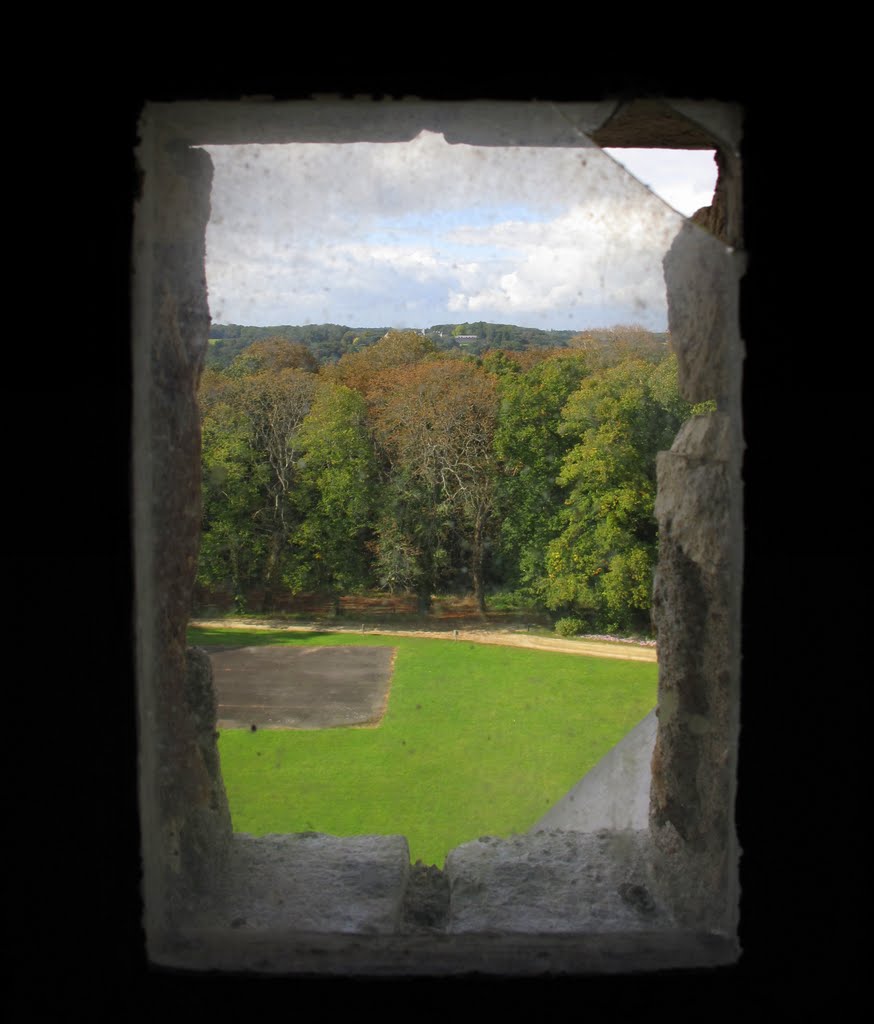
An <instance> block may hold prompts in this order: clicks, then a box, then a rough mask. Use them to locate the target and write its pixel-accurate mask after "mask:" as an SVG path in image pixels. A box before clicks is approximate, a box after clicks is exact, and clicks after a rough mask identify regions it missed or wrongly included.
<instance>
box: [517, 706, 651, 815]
mask: <svg viewBox="0 0 874 1024" xmlns="http://www.w3.org/2000/svg"><path fill="white" fill-rule="evenodd" d="M657 728H658V719H657V718H656V712H655V708H653V710H652V711H650V713H649V714H648V715H647V716H646V718H644V719H643V721H641V722H640V723H639V724H638V725H636V726H635V727H634V728H633V729H632V730H631V732H630V733H628V734H627V735H626V736H624V737H623V738H622V739H621V740H620V741H619V742H618V743H617V744H616V746H615V747H613V749H612V750H610V751H608V752H607V753H606V754H605V755H604V756H603V757H602V758H601V760H600V761H599V762H598V763H597V764H596V765H595V767H594V768H592V770H591V771H589V772H586V774H585V775H584V776H583V777H582V779H580V781H579V782H578V783H577V784H576V785H575V786H574V788H573V789H572V790H570V792H569V793H567V795H566V796H564V797H562V799H561V800H559V802H558V803H557V804H555V805H554V806H553V807H552V808H551V810H549V811H547V812H546V814H545V815H544V816H543V817H542V818H541V819H540V821H538V822H537V824H536V825H534V826H533V827H532V828H531V829H530V830H529V831H530V832H543V831H545V830H547V829H556V828H560V829H568V830H570V831H573V832H597V831H598V830H599V829H603V828H607V829H612V830H614V831H620V830H623V829H646V828H648V827H649V791H650V783H651V780H652V754H653V750H654V748H655V740H656V731H657Z"/></svg>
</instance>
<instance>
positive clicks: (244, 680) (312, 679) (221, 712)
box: [208, 646, 394, 729]
mask: <svg viewBox="0 0 874 1024" xmlns="http://www.w3.org/2000/svg"><path fill="white" fill-rule="evenodd" d="M208 653H209V656H210V661H211V662H212V668H213V677H214V681H215V690H216V699H217V703H218V722H217V725H218V728H219V729H251V728H252V726H253V725H254V726H255V728H256V729H327V728H330V727H332V726H340V725H375V724H376V723H377V722H379V720H380V719H381V718H382V716H383V714H384V713H385V708H386V704H387V703H388V694H389V687H390V685H391V674H392V665H393V662H394V648H393V647H388V646H386V647H356V646H348V647H282V646H277V647H237V648H221V649H219V648H210V649H209V651H208Z"/></svg>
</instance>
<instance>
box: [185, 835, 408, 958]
mask: <svg viewBox="0 0 874 1024" xmlns="http://www.w3.org/2000/svg"><path fill="white" fill-rule="evenodd" d="M409 871H410V850H409V846H408V845H407V840H406V838H405V837H404V836H351V837H347V838H340V837H337V836H328V835H321V834H319V833H316V832H301V833H295V834H291V835H267V836H261V837H259V838H256V837H254V836H250V835H246V834H238V835H235V836H234V838H233V841H232V843H231V848H230V852H229V855H228V859H227V865H226V867H225V870H224V871H223V873H222V874H221V875H220V876H219V877H218V878H217V879H216V882H215V884H214V885H213V886H212V887H211V891H210V892H209V894H208V895H207V896H205V897H204V898H203V899H202V900H201V901H200V902H198V903H193V904H191V905H189V906H188V907H187V908H185V909H184V910H183V911H182V912H180V913H179V914H178V915H177V920H178V921H179V934H180V936H181V937H183V938H184V937H190V936H193V935H197V936H198V937H199V940H198V941H203V940H204V938H205V937H206V936H208V935H209V934H210V933H213V932H214V933H216V934H221V933H222V932H225V931H229V932H236V933H243V932H258V933H261V932H273V931H277V930H279V931H281V932H284V933H294V932H315V933H324V932H329V933H346V934H349V933H351V934H355V935H360V934H364V935H367V934H393V933H394V932H396V931H397V930H398V928H399V927H400V923H401V917H402V911H403V902H404V894H405V892H406V887H407V879H408V876H409ZM207 941H211V940H207Z"/></svg>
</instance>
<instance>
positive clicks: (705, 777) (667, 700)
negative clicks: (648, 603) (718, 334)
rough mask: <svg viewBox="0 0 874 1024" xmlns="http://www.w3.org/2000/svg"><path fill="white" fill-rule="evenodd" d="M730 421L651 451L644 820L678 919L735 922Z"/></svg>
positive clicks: (735, 649)
mask: <svg viewBox="0 0 874 1024" xmlns="http://www.w3.org/2000/svg"><path fill="white" fill-rule="evenodd" d="M733 436H734V430H733V424H732V421H731V420H730V418H728V417H727V416H726V415H725V414H721V413H713V414H710V415H708V416H703V417H699V418H697V419H695V420H692V421H690V422H689V423H688V424H686V426H685V427H684V428H683V430H681V432H680V434H679V435H678V437H677V439H676V441H675V443H674V445H673V447H672V449H671V451H670V452H666V453H662V454H660V456H659V459H658V498H657V500H656V518H657V519H658V523H659V564H658V569H657V572H656V581H655V587H654V593H653V618H654V621H655V624H656V627H657V629H658V635H659V707H658V719H659V729H658V736H657V740H656V746H655V751H654V754H653V770H652V788H651V804H650V828H651V830H652V835H653V841H654V844H655V847H656V849H657V850H658V851H659V855H660V858H661V859H660V860H659V861H658V865H659V872H660V875H659V877H660V879H661V881H662V884H663V885H665V886H666V892H668V895H669V899H670V900H671V904H672V906H673V907H674V909H675V911H676V912H677V913H678V915H679V917H680V919H681V920H682V921H683V922H684V923H686V924H690V925H700V926H708V927H712V928H714V929H718V930H725V931H726V932H731V931H732V930H733V928H734V926H735V925H736V915H737V895H738V894H737V889H736V874H737V856H738V851H737V842H736V838H735V834H734V828H733V824H732V822H731V809H732V808H733V806H734V786H735V767H736V766H735V753H734V752H735V749H736V739H737V728H738V712H737V706H738V694H739V645H740V623H739V611H740V551H741V549H742V538H741V534H740V480H739V453H738V451H737V447H736V446H733V445H732V444H731V439H732V437H733Z"/></svg>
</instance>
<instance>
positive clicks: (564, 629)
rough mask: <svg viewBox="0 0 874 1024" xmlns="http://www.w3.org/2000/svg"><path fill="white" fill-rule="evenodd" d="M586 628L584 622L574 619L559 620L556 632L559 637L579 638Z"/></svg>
mask: <svg viewBox="0 0 874 1024" xmlns="http://www.w3.org/2000/svg"><path fill="white" fill-rule="evenodd" d="M584 628H585V623H584V622H583V620H582V619H575V618H573V617H569V618H566V619H559V620H558V622H556V624H555V631H556V633H558V635H559V636H578V635H579V634H580V633H582V631H583V629H584Z"/></svg>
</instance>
